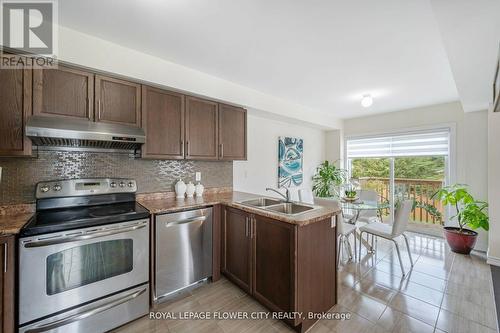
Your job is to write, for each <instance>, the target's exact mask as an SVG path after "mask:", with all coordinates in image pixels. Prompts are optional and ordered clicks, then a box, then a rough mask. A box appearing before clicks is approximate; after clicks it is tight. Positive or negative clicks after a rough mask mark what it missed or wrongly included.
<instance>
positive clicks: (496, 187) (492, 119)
mask: <svg viewBox="0 0 500 333" xmlns="http://www.w3.org/2000/svg"><path fill="white" fill-rule="evenodd" d="M499 174H500V113H494V112H491V111H490V112H488V185H489V186H488V196H489V198H490V208H489V214H490V232H489V244H490V246H489V248H488V263H490V264H494V265H497V266H500V200H498V199H499V198H500V177H499Z"/></svg>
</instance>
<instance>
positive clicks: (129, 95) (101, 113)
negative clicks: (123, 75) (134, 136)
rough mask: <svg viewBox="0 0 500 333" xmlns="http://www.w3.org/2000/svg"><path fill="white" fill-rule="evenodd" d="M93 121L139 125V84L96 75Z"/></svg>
mask: <svg viewBox="0 0 500 333" xmlns="http://www.w3.org/2000/svg"><path fill="white" fill-rule="evenodd" d="M95 96H96V97H95V121H99V122H106V123H116V124H123V125H132V126H137V127H141V85H140V84H137V83H133V82H129V81H124V80H118V79H114V78H110V77H105V76H100V75H96V77H95Z"/></svg>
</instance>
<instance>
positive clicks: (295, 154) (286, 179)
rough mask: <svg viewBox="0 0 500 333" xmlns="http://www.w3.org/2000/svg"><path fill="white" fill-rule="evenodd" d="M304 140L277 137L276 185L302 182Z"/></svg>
mask: <svg viewBox="0 0 500 333" xmlns="http://www.w3.org/2000/svg"><path fill="white" fill-rule="evenodd" d="M303 155H304V140H302V139H297V138H289V137H279V143H278V163H279V165H278V187H294V186H299V185H301V184H302V181H303V178H304V172H303Z"/></svg>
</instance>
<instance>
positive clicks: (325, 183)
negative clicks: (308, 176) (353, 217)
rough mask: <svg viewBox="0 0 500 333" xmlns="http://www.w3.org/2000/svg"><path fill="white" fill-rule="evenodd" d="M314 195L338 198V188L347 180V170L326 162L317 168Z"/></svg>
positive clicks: (314, 177) (314, 178)
mask: <svg viewBox="0 0 500 333" xmlns="http://www.w3.org/2000/svg"><path fill="white" fill-rule="evenodd" d="M312 179H313V192H314V195H315V196H317V197H321V198H327V197H334V196H338V195H339V192H338V188H339V187H340V185H342V184H344V183H345V182H346V180H347V170H345V169H341V168H338V167H336V166H335V164H334V163H330V162H328V161H324V162H323V163H321V164H320V165H319V166H318V167H317V168H316V174H315V175H314V176H313V178H312Z"/></svg>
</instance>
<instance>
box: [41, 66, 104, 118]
mask: <svg viewBox="0 0 500 333" xmlns="http://www.w3.org/2000/svg"><path fill="white" fill-rule="evenodd" d="M33 113H34V114H35V115H44V116H56V117H70V118H80V119H88V120H93V118H94V74H92V73H89V72H86V71H81V70H77V69H72V68H69V67H65V66H62V65H59V66H58V68H57V69H34V70H33Z"/></svg>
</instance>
